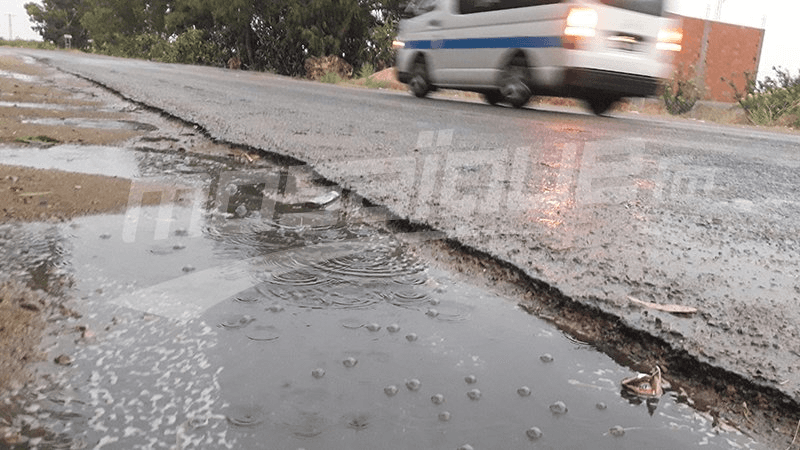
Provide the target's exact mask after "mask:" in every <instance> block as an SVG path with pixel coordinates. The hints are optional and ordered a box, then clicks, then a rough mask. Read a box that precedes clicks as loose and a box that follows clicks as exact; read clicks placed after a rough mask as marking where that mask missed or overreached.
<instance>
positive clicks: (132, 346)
mask: <svg viewBox="0 0 800 450" xmlns="http://www.w3.org/2000/svg"><path fill="white" fill-rule="evenodd" d="M139 156H140V157H139V158H138V161H140V165H141V166H142V168H141V172H142V173H150V174H152V173H153V172H155V171H154V170H153V167H158V168H159V169H158V170H159V171H161V172H162V173H166V174H168V175H165V176H162V177H160V178H158V179H153V178H149V179H147V180H138V181H137V183H143V184H146V183H150V185H151V186H162V187H164V186H176V185H178V183H176V179H177V178H175V176H174V174H176V173H183V174H185V173H186V172H192V170H185V169H191V167H187V166H185V163H183V162H177V161H176V160H172V159H170V157H169V156H167V155H160V154H146V155H144V156H145V157H143V158H141V156H142V155H139ZM179 164H184V166H183V169H182V170H176V167H177V166H178V165H179ZM193 167H195V170H194V172H192V173H193V174H194V177H185V176H183V175H182V176H181V178H180V180H181V183H180V186H183V187H186V186H187V183H188V186H189V188H191V189H195V191H197V192H205V193H208V192H214V189H212V185H214V184H215V183H217V184H219V174H220V173H223V172H224V171H225V170H230V167H227V166H226V165H224V164H217V163H214V162H213V161H210V160H202V158H198V165H196V166H193ZM260 170H263V171H265V172H268V173H267V175H265V176H266V177H267V178H268V176H269V175H270V174H272V173H277V172H276V171H275V169H270V168H264V169H260ZM292 173H293V176H295V177H297V179H298V180H299V181H297V180H294V181H297V182H296V183H295V184H296V185H299V186H303V187H302V188H300V189H298V192H297V193H296V194H297V196H299V197H304V198H313V197H316V196H319V195H320V194H323V193H324V192H325V191H326V190H329V189H330V187H327V186H316V185H314V184H313V183H310V182H309V181H308V180H309V179H310V178H312V176H311V175H310V174H305V175H303V173H302V171H301V170H295V171H293V172H292ZM169 174H173V175H169ZM215 177H217V178H215ZM217 187H219V186H217ZM223 188H224V189H227V187H225V186H223ZM170 189H171V188H170ZM224 192H227V193H228V194H229V197H228V200H230V199H234V198H235V199H237V201H238V203H236V202H229V203H230V204H227V205H226V208H225V211H211V212H209V211H204V212H203V214H202V215H201V216H200V219H199V220H200V223H199V224H195V225H198V229H199V230H201V231H200V233H199V234H198V235H196V236H195V235H192V234H191V233H190V232H189V231H188V230H190V229H192V226H193V224H192V221H193V220H195V219H196V218H197V215H196V211H195V207H193V206H192V205H197V203H191V202H190V203H188V204H185V203H180V202H178V204H176V205H167V206H170V207H169V208H168V211H169V216H168V217H167V216H165V215H164V209H163V208H164V207H165V205H164V204H162V205H160V206H143V207H141V209H139V210H138V214H139V216H138V222H136V226H137V228H136V229H135V230H133V231H134V233H133V234H131V235H130V236H133V238H132V239H126V238H125V236H126V235H125V233H124V230H125V227H126V223H128V224H129V223H131V222H130V217H129V216H126V215H125V214H121V215H111V216H96V217H87V218H80V219H75V220H73V221H72V222H71V223H69V224H63V225H52V224H48V225H45V224H41V225H38V224H34V225H26V226H19V225H3V226H0V233H2V235H3V238H4V242H5V244H4V245H3V246H2V248H3V252H4V254H3V255H2V256H3V261H4V262H7V263H8V267H9V268H11V269H13V270H15V271H16V272H17V273H18V274H19V275H20V276H21V277H23V278H24V277H32V276H40V277H42V276H43V277H45V278H46V277H47V276H49V275H48V274H50V275H52V274H53V273H55V272H64V271H66V272H69V273H71V274H73V275H74V277H75V280H76V284H75V286H74V289H75V291H76V292H77V293H78V295H80V296H81V297H82V302H83V305H84V306H83V307H84V308H85V310H84V313H85V317H84V318H83V319H80V320H77V319H73V322H74V323H73V325H75V326H77V325H88V326H89V329H91V330H95V331H96V336H94V337H90V338H81V339H78V340H77V343H74V344H73V343H71V342H61V343H59V344H57V345H56V346H54V347H53V348H52V349H50V351H51V353H53V354H54V355H55V354H58V353H61V352H68V353H69V354H71V355H72V356H73V357H74V360H75V363H74V364H73V365H72V366H70V367H69V368H67V369H65V370H64V371H63V372H60V373H57V374H54V375H53V376H54V378H53V380H54V381H55V382H56V384H57V388H52V387H51V388H47V389H44V390H40V391H38V392H33V393H31V396H30V397H28V400H27V402H28V404H27V407H28V409H29V411H31V412H30V413H29V414H28V416H30V418H31V420H33V421H35V422H36V423H37V424H41V425H45V426H47V427H48V428H49V429H52V430H54V431H55V432H57V433H58V435H59V437H58V438H57V439H55V440H52V441H43V443H47V444H48V445H50V444H52V447H54V448H69V444H68V443H69V442H72V443H73V445H81V444H82V445H84V446H85V447H87V448H209V449H211V448H236V449H239V448H241V449H249V448H266V449H299V448H303V449H306V450H312V449H326V450H336V449H342V450H345V449H375V448H386V449H407V448H420V449H439V448H441V449H456V448H475V449H489V448H493V449H518V448H599V449H602V448H607V449H619V448H630V449H639V448H655V447H658V448H692V447H701V446H702V447H710V448H729V447H734V446H741V447H748V448H758V446H757V445H756V444H754V443H752V442H751V441H750V439H749V438H746V437H744V436H737V435H735V434H733V433H723V434H718V430H717V429H714V428H712V423H711V422H710V421H709V420H707V419H706V418H705V417H704V416H703V415H701V414H698V413H696V412H695V411H694V410H692V409H691V408H689V407H688V406H686V405H683V404H680V403H678V402H676V400H675V398H676V396H675V395H673V394H672V393H668V394H667V395H665V396H664V397H663V398H662V399H661V401H660V402H659V403H658V404H657V405H656V407H655V410H654V411H652V405H651V411H649V410H648V407H647V405H645V404H638V405H636V404H632V403H630V402H629V401H628V400H626V399H624V398H622V396H621V395H620V386H619V381H620V380H621V379H623V378H625V377H627V376H630V375H631V373H630V371H629V370H627V369H625V368H623V367H620V366H618V365H617V364H615V363H614V362H613V361H612V360H611V359H610V358H609V357H607V356H605V355H603V354H600V353H598V352H596V351H595V350H593V349H592V348H590V347H589V346H586V345H582V344H580V343H576V342H575V341H574V340H570V339H568V338H566V337H564V336H563V335H561V333H560V332H558V330H556V329H555V328H554V327H552V326H551V325H549V324H547V323H545V322H543V321H541V320H538V319H536V318H534V317H531V316H529V315H527V314H525V313H523V312H522V311H520V310H519V309H518V308H517V307H516V306H515V305H514V304H513V303H512V302H511V301H509V300H508V299H503V298H500V297H497V296H496V295H494V294H491V293H489V292H486V291H484V290H482V289H479V288H476V287H474V286H470V285H467V284H463V283H460V282H456V281H454V280H453V278H452V277H451V276H450V275H449V274H448V273H445V272H442V271H440V270H437V269H433V268H431V267H429V266H428V265H427V264H426V263H425V261H424V260H420V259H418V258H417V257H415V256H414V255H413V254H411V253H410V252H409V251H408V249H407V247H406V245H405V244H403V241H402V239H403V236H402V235H401V236H393V235H389V234H386V233H384V232H379V231H377V229H375V228H373V227H370V226H368V225H367V224H366V223H365V222H363V221H355V222H353V221H351V222H347V221H344V220H341V219H342V218H343V217H344V214H343V211H344V209H345V208H344V207H343V206H342V202H343V201H344V200H340V201H338V202H334V203H332V204H331V205H329V206H327V207H326V208H306V209H302V208H298V209H296V210H292V209H291V208H288V209H285V211H288V212H286V214H285V215H284V216H285V217H280V214H275V215H273V216H272V217H263V216H261V214H260V212H261V211H260V210H259V208H260V206H258V205H257V204H256V203H258V202H256V203H253V202H252V198H248V197H247V196H239V197H237V196H236V195H235V194H236V192H237V189H235V186H234V188H232V189H230V190H224ZM212 200H213V199H212ZM216 200H219V199H216ZM248 202H250V203H248ZM209 203H210V205H211V207H212V209H213V208H215V207H218V206H219V204H218V203H219V202H215V201H210V202H209ZM242 204H248V205H251V204H253V205H256V206H255V207H247V211H245V212H244V213H241V211H242V210H241V209H239V212H237V209H238V207H239V206H241V205H242ZM299 204H302V202H301V203H299ZM273 208H274V205H273ZM278 209H279V208H274V210H275V211H277V210H278ZM231 211H234V213H231ZM256 212H259V214H256ZM294 214H296V215H297V216H294V218H293V217H292V215H294ZM299 215H303V217H304V220H303V221H301V222H302V223H298V221H297V220H294V219H296V218H297V217H299ZM276 216H277V217H276ZM164 220H166V221H167V222H166V225H165V224H164V222H163V221H164ZM309 224H311V225H309ZM164 229H166V230H167V231H168V232H166V233H163V235H162V231H163V230H164ZM159 230H162V231H159ZM130 236H129V237H130ZM54 245H55V246H56V247H57V248H58V249H59V251H57V252H53V248H54ZM48 258H50V259H48ZM32 261H39V262H40V263H42V264H44V265H45V266H48V267H52V268H54V270H50V271H49V272H48V270H44V271H39V272H37V273H31V272H30V271H29V268H30V267H31V266H32V264H31V262H32ZM42 264H39V266H41V265H42ZM37 274H38V275H37ZM73 336H74V335H73ZM32 405H36V406H32ZM59 446H60V447H59ZM467 446H471V447H467Z"/></svg>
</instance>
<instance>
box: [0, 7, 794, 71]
mask: <svg viewBox="0 0 800 450" xmlns="http://www.w3.org/2000/svg"><path fill="white" fill-rule="evenodd" d="M28 1H31V0H0V36H2V37H3V38H6V39H8V38H9V31H11V36H12V37H13V38H15V39H16V38H22V39H36V40H41V37H40V36H39V35H38V34H37V33H35V32H33V31H32V30H31V24H30V22H29V21H28V15H27V13H26V12H25V8H24V7H23V5H24V4H25V3H27V2H28ZM665 1H666V2H667V9H668V10H669V11H671V12H675V13H678V14H682V15H686V16H692V17H700V18H710V19H713V18H715V15H716V11H717V5H718V4H719V2H720V1H722V2H723V3H722V9H721V16H720V20H722V21H723V22H729V23H735V24H737V25H746V26H751V27H758V28H761V27H763V26H764V25H765V24H766V33H765V36H764V45H763V48H762V50H761V65H760V67H759V71H758V73H759V76H760V77H763V76H764V75H769V74H771V73H772V66H782V67H785V68H787V69H790V70H791V71H792V73H793V74H796V73H797V72H798V70H800V27H798V23H797V20H798V18H799V17H800V1H797V0H758V1H754V0H665ZM9 14H11V16H10V19H11V30H9Z"/></svg>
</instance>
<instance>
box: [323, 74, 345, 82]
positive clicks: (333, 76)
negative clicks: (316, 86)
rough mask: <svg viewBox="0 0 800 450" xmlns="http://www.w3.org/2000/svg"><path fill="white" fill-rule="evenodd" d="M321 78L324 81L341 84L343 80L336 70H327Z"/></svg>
mask: <svg viewBox="0 0 800 450" xmlns="http://www.w3.org/2000/svg"><path fill="white" fill-rule="evenodd" d="M319 80H320V81H322V82H323V83H330V84H339V83H341V82H342V77H340V76H339V74H337V73H336V72H325V74H324V75H322V78H320V79H319Z"/></svg>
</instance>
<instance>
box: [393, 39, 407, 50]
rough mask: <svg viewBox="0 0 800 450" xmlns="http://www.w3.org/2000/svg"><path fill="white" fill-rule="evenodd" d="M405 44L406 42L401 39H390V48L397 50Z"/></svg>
mask: <svg viewBox="0 0 800 450" xmlns="http://www.w3.org/2000/svg"><path fill="white" fill-rule="evenodd" d="M405 46H406V43H405V42H403V41H401V40H398V39H395V40H393V41H392V48H393V49H395V50H399V49H401V48H403V47H405Z"/></svg>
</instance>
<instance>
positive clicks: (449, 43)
mask: <svg viewBox="0 0 800 450" xmlns="http://www.w3.org/2000/svg"><path fill="white" fill-rule="evenodd" d="M552 47H561V37H559V36H519V37H502V38H469V39H438V40H431V41H425V40H422V41H408V42H406V45H405V48H408V49H418V50H432V49H433V50H439V49H457V50H466V49H476V48H552Z"/></svg>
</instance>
